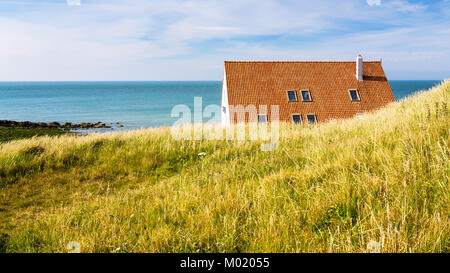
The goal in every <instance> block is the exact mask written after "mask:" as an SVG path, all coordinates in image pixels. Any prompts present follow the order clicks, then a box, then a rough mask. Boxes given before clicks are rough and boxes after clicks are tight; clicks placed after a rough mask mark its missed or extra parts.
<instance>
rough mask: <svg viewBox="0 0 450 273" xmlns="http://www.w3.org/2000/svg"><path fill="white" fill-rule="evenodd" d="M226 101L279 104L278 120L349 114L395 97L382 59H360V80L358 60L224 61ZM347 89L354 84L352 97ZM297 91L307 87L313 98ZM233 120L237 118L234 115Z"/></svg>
mask: <svg viewBox="0 0 450 273" xmlns="http://www.w3.org/2000/svg"><path fill="white" fill-rule="evenodd" d="M225 73H226V81H227V82H226V83H227V92H228V104H229V105H230V106H231V105H243V106H247V105H256V106H257V107H258V109H259V105H268V109H269V110H268V111H269V115H268V119H269V120H271V116H270V105H279V115H280V120H281V121H292V116H291V115H292V114H294V113H295V114H301V115H302V120H303V122H306V114H315V115H316V117H317V121H318V122H323V121H327V120H330V119H339V118H349V117H352V116H354V115H355V114H357V113H362V112H365V111H370V110H374V109H377V108H380V107H382V106H384V105H386V104H388V103H390V102H393V101H395V98H394V95H393V94H392V90H391V87H390V85H389V83H388V81H387V79H386V75H385V74H384V71H383V68H382V66H381V62H364V63H363V81H358V80H357V79H356V76H355V74H356V62H228V61H226V62H225ZM349 89H357V90H358V93H359V97H360V99H361V100H360V101H359V102H352V101H351V99H350V95H349V92H348V90H349ZM287 90H296V91H297V98H298V102H288V99H287V93H286V91H287ZM300 90H309V91H310V93H311V97H312V102H302V99H301V92H300ZM232 122H235V118H232Z"/></svg>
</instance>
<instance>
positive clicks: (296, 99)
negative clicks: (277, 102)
mask: <svg viewBox="0 0 450 273" xmlns="http://www.w3.org/2000/svg"><path fill="white" fill-rule="evenodd" d="M289 92H294V94H295V100H290V99H289ZM286 96H287V99H288V102H298V96H297V91H295V90H286Z"/></svg>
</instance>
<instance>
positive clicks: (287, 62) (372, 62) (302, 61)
mask: <svg viewBox="0 0 450 273" xmlns="http://www.w3.org/2000/svg"><path fill="white" fill-rule="evenodd" d="M224 62H225V63H355V62H356V61H224ZM364 62H365V63H380V62H381V61H364Z"/></svg>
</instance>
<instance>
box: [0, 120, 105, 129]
mask: <svg viewBox="0 0 450 273" xmlns="http://www.w3.org/2000/svg"><path fill="white" fill-rule="evenodd" d="M0 127H18V128H53V129H65V130H70V129H93V128H111V126H108V125H106V124H105V123H104V122H100V121H99V122H97V123H90V122H83V123H79V124H76V123H71V122H66V123H64V124H62V125H61V124H60V123H59V122H56V121H54V122H50V123H45V122H31V121H13V120H0Z"/></svg>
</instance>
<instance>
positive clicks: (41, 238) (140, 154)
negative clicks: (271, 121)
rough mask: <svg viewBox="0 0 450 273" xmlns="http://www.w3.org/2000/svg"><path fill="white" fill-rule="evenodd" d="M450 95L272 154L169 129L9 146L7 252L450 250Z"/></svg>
mask: <svg viewBox="0 0 450 273" xmlns="http://www.w3.org/2000/svg"><path fill="white" fill-rule="evenodd" d="M449 101H450V83H449V82H446V83H444V84H443V85H441V86H438V87H435V88H434V89H432V90H429V91H426V92H421V93H419V94H417V95H414V96H412V97H410V98H407V99H405V100H402V101H400V102H398V103H393V104H391V105H389V106H387V107H386V108H384V109H381V110H379V111H377V112H375V113H370V114H366V115H364V116H362V117H358V118H355V119H350V120H344V121H332V122H329V123H326V124H319V125H317V126H297V125H292V124H284V125H282V126H281V128H280V144H279V146H278V149H276V150H275V151H272V152H263V151H261V149H260V144H261V141H250V140H246V141H220V140H202V141H187V140H181V141H177V140H175V139H173V138H172V137H171V133H170V129H169V128H159V129H149V130H136V131H130V132H124V133H108V134H91V135H88V136H82V137H80V136H78V137H77V136H70V135H64V136H56V137H49V136H46V137H37V138H33V139H27V140H19V141H11V142H9V143H5V144H1V145H0V200H1V201H0V251H4V252H67V251H68V250H67V249H66V246H67V244H68V243H69V242H71V241H77V242H79V243H80V245H81V250H82V251H83V252H117V251H128V252H366V251H367V245H368V243H369V242H371V241H375V242H378V243H379V244H380V246H381V251H383V252H449V250H450V249H449V245H450V236H449V235H450V233H449V211H450V210H449V204H450V202H449V201H450V200H449V185H448V182H449V173H450V164H449V155H450V152H449V148H448V143H449V128H450V126H449V125H450V115H449V112H448V108H447V107H448V102H449ZM200 152H206V153H207V155H206V156H202V157H199V156H198V153H200ZM118 248H120V250H117V249H118Z"/></svg>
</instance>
